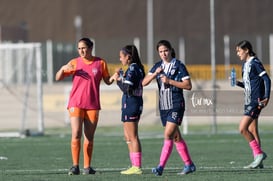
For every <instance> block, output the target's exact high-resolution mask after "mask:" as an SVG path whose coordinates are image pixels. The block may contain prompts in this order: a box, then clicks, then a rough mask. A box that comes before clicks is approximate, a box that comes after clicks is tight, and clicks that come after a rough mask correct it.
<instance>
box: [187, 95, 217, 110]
mask: <svg viewBox="0 0 273 181" xmlns="http://www.w3.org/2000/svg"><path fill="white" fill-rule="evenodd" d="M191 103H192V106H193V107H198V106H210V105H212V104H213V102H212V99H210V98H207V97H201V96H196V95H195V93H193V94H192V96H191Z"/></svg>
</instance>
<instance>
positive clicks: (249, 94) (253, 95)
mask: <svg viewBox="0 0 273 181" xmlns="http://www.w3.org/2000/svg"><path fill="white" fill-rule="evenodd" d="M236 52H237V56H238V57H239V58H240V60H241V61H243V62H244V63H243V66H242V76H243V81H242V82H240V81H236V85H238V86H240V87H242V88H244V92H245V101H244V116H243V118H242V120H241V122H240V126H239V130H240V133H241V134H242V135H243V136H244V138H245V139H246V140H247V141H248V143H249V146H250V148H251V149H252V152H253V156H254V161H253V162H252V163H251V164H250V165H247V166H245V167H244V168H258V167H260V168H263V160H264V159H265V158H266V154H265V153H264V152H263V151H262V149H261V141H260V136H259V132H258V117H259V115H260V113H261V110H262V109H263V108H264V107H265V106H266V105H267V104H268V101H269V98H270V89H271V80H270V78H269V76H268V75H267V73H266V71H265V69H264V67H263V65H262V62H261V61H260V60H259V59H258V58H257V57H256V54H255V53H254V51H253V49H252V45H251V44H250V42H249V41H246V40H244V41H241V42H239V43H238V44H237V45H236Z"/></svg>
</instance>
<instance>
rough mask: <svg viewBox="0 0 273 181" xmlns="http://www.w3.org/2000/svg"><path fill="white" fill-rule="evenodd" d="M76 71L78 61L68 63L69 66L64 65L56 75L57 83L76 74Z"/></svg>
mask: <svg viewBox="0 0 273 181" xmlns="http://www.w3.org/2000/svg"><path fill="white" fill-rule="evenodd" d="M75 69H76V61H75V60H71V61H70V62H68V64H66V65H63V66H62V67H61V68H60V69H59V70H58V72H57V73H56V75H55V80H56V81H59V80H63V79H64V78H65V77H66V76H69V75H71V74H74V73H75Z"/></svg>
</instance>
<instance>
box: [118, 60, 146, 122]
mask: <svg viewBox="0 0 273 181" xmlns="http://www.w3.org/2000/svg"><path fill="white" fill-rule="evenodd" d="M143 78H144V72H143V71H142V70H141V68H140V67H139V66H138V65H137V64H136V63H133V64H131V65H129V67H128V69H127V70H126V72H125V75H124V77H123V79H122V80H121V81H118V82H117V84H118V86H119V88H120V89H121V91H122V92H123V95H122V118H121V119H122V121H138V120H139V118H140V115H141V113H142V109H143V98H142V93H143V86H142V80H143Z"/></svg>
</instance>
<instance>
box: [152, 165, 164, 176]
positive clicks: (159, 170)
mask: <svg viewBox="0 0 273 181" xmlns="http://www.w3.org/2000/svg"><path fill="white" fill-rule="evenodd" d="M163 170H164V168H163V167H162V166H158V167H156V168H152V173H154V174H155V175H156V176H161V175H162V173H163Z"/></svg>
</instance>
